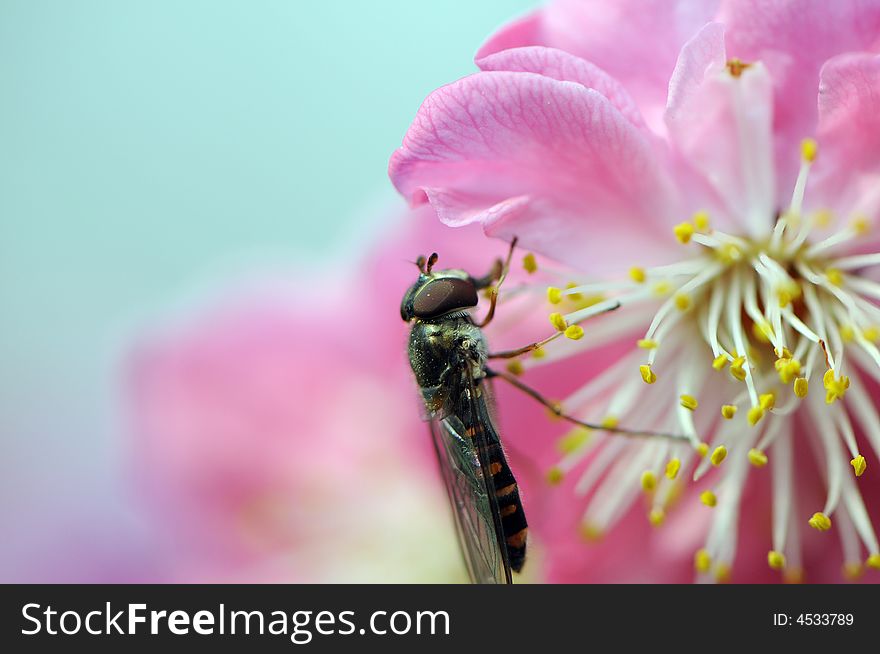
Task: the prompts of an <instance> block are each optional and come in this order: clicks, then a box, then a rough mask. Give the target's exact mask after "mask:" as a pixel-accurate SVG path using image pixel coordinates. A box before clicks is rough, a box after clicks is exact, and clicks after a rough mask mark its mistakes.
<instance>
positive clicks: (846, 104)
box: [808, 54, 880, 220]
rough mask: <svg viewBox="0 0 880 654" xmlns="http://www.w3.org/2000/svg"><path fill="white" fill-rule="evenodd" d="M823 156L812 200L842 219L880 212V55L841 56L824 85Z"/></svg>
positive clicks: (821, 90)
mask: <svg viewBox="0 0 880 654" xmlns="http://www.w3.org/2000/svg"><path fill="white" fill-rule="evenodd" d="M818 134H819V158H818V159H817V161H816V167H815V171H814V180H813V181H814V183H813V184H811V186H810V190H809V194H808V199H809V200H810V204H811V205H813V206H823V207H828V208H831V209H832V210H834V211H835V212H836V213H838V214H840V215H839V217H840V218H843V219H848V218H852V217H853V215H854V214H864V215H866V216H867V217H868V218H872V219H875V220H876V219H877V218H878V216H877V215H876V214H877V212H878V211H880V56H878V55H868V54H847V55H840V56H838V57H835V58H834V59H832V60H831V61H829V62H828V63H827V64H826V65H825V66H824V67H823V68H822V73H821V83H820V86H819V131H818Z"/></svg>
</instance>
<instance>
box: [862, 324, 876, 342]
mask: <svg viewBox="0 0 880 654" xmlns="http://www.w3.org/2000/svg"><path fill="white" fill-rule="evenodd" d="M862 336H864V338H865V340H866V341H871V342H872V343H876V342H877V341H878V340H880V329H878V328H877V327H876V326H874V325H871V326H870V327H866V328H865V329H864V330H862Z"/></svg>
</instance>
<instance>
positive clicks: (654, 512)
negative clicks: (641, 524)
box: [648, 508, 666, 527]
mask: <svg viewBox="0 0 880 654" xmlns="http://www.w3.org/2000/svg"><path fill="white" fill-rule="evenodd" d="M665 519H666V511H664V510H663V509H661V508H654V509H651V511H650V513H648V520H650V522H651V524H652V525H654V526H655V527H659V526H660V525H662V524H663V521H664V520H665Z"/></svg>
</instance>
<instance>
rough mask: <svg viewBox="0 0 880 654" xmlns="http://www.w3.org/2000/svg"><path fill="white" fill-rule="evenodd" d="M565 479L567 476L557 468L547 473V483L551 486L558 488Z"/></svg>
mask: <svg viewBox="0 0 880 654" xmlns="http://www.w3.org/2000/svg"><path fill="white" fill-rule="evenodd" d="M563 477H565V474H564V473H563V472H562V470H560V469H559V468H557V467H555V466H554V467H553V468H550V469H549V470H548V471H547V483H548V484H550V485H551V486H556V485H558V484H559V483H561V482H562V479H563Z"/></svg>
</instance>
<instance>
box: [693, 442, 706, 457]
mask: <svg viewBox="0 0 880 654" xmlns="http://www.w3.org/2000/svg"><path fill="white" fill-rule="evenodd" d="M695 449H696V450H697V456H698V457H700V458H701V459H702V458H705V456H706V455H707V454H708V453H709V443H697V447H696V448H695Z"/></svg>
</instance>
